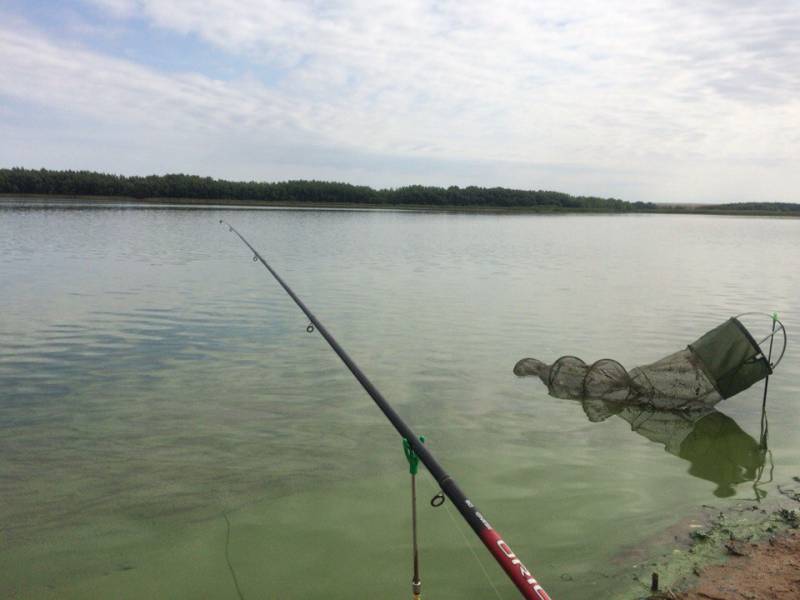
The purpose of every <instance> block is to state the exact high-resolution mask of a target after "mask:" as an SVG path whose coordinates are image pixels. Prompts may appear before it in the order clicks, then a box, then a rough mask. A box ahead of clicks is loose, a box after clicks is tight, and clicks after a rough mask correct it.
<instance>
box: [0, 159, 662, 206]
mask: <svg viewBox="0 0 800 600" xmlns="http://www.w3.org/2000/svg"><path fill="white" fill-rule="evenodd" d="M0 194H43V195H62V196H112V197H124V198H136V199H142V200H144V199H160V198H164V199H180V200H187V201H188V200H194V201H203V202H207V201H212V200H221V201H229V202H230V201H235V202H240V203H249V202H252V203H254V204H256V203H259V202H265V203H276V204H280V203H287V204H310V205H313V204H331V203H333V204H355V205H359V204H363V205H376V206H380V205H386V206H431V207H450V206H453V207H460V206H467V207H485V208H527V209H540V210H570V211H580V210H585V211H603V212H632V211H641V210H655V209H656V205H655V204H653V203H651V202H626V201H624V200H620V199H617V198H598V197H594V196H572V195H570V194H565V193H562V192H554V191H544V190H537V191H533V190H514V189H508V188H501V187H494V188H482V187H476V186H469V187H458V186H451V187H447V188H442V187H432V186H422V185H411V186H405V187H399V188H393V189H381V190H376V189H373V188H371V187H367V186H360V185H351V184H349V183H338V182H332V181H305V180H300V181H282V182H257V181H226V180H223V179H213V178H211V177H199V176H197V175H184V174H171V175H148V176H145V177H140V176H132V177H126V176H123V175H112V174H108V173H96V172H92V171H53V170H48V169H38V170H37V169H23V168H18V167H16V168H12V169H0Z"/></svg>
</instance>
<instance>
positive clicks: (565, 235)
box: [0, 207, 800, 600]
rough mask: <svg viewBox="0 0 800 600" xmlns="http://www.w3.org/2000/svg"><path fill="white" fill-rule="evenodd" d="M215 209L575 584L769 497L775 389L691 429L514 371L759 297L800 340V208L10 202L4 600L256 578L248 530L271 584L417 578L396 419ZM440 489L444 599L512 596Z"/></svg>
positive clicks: (1, 311)
mask: <svg viewBox="0 0 800 600" xmlns="http://www.w3.org/2000/svg"><path fill="white" fill-rule="evenodd" d="M220 218H225V219H227V220H229V221H230V222H231V223H233V224H235V225H236V226H237V227H239V229H240V230H241V231H242V233H243V234H245V235H246V236H248V237H249V239H250V241H251V242H252V243H253V244H255V245H256V246H257V247H258V248H259V249H260V250H261V251H262V252H263V254H264V255H265V256H267V257H269V258H270V259H272V261H273V264H274V266H275V267H276V268H277V269H278V270H279V271H280V272H281V273H282V274H283V275H284V277H285V278H286V279H287V280H288V281H289V282H290V284H291V285H293V287H294V288H295V290H296V291H297V292H298V293H299V294H300V295H301V297H303V298H304V299H305V300H306V302H307V303H308V304H309V305H310V306H311V308H312V310H314V311H315V312H316V313H317V316H318V317H319V318H321V319H322V321H323V322H324V323H326V324H327V325H328V327H329V329H330V330H331V332H332V333H333V334H334V335H336V336H337V338H338V339H339V341H340V342H341V343H342V345H343V346H344V347H345V348H346V349H347V350H348V351H349V352H350V354H351V355H352V356H353V358H354V359H355V360H356V361H357V362H358V363H359V364H360V365H361V367H362V368H363V369H364V370H365V371H366V372H367V374H368V375H369V376H370V377H371V378H372V379H373V381H374V382H375V383H376V385H377V386H378V387H379V388H380V389H381V390H382V391H383V392H384V394H385V395H386V396H387V398H389V399H390V401H392V402H393V404H394V405H395V407H396V408H397V410H398V411H399V412H400V413H401V415H402V416H403V417H404V418H405V419H406V420H407V421H408V422H409V424H411V426H412V427H414V428H415V429H416V430H417V431H418V432H419V433H424V434H425V435H426V436H427V437H428V440H429V445H430V447H431V448H432V450H433V451H434V454H435V455H436V456H437V457H438V458H439V460H440V461H441V462H442V463H443V465H444V466H445V467H446V468H447V469H448V470H449V471H450V472H451V473H452V474H453V475H454V476H455V478H456V479H457V480H458V481H459V483H460V484H461V486H462V487H463V488H464V490H465V491H466V492H467V493H468V495H469V496H470V497H471V498H472V499H473V500H474V501H475V502H476V504H478V506H479V507H480V508H481V509H482V510H483V512H484V513H485V514H486V516H487V518H488V519H489V520H490V521H491V522H492V524H493V525H494V526H495V527H496V528H497V529H498V530H499V531H501V532H503V534H504V536H505V537H506V539H507V540H508V541H509V542H510V543H511V544H512V546H513V547H514V549H515V550H516V551H517V552H518V553H519V554H520V555H521V556H522V557H523V558H524V559H525V561H526V563H527V564H528V565H529V566H530V567H531V568H532V570H533V571H534V573H535V574H536V575H537V576H538V578H539V579H540V581H542V583H543V584H544V585H545V587H546V589H548V591H550V592H551V595H552V596H553V598H554V599H555V600H557V599H562V598H575V599H579V600H580V599H589V598H605V597H612V596H613V595H614V592H615V590H618V589H621V588H622V587H623V584H624V583H626V582H625V581H623V579H624V578H625V577H626V575H625V574H626V573H627V571H626V569H628V568H629V566H630V564H629V563H630V561H631V559H630V555H631V553H630V549H631V548H634V547H636V546H638V545H640V544H643V543H646V542H647V540H648V539H650V538H651V537H652V536H653V535H655V534H657V533H658V532H659V531H662V530H663V529H664V528H666V527H668V526H670V525H672V524H674V523H675V522H677V521H679V520H680V519H681V518H682V517H683V516H684V515H686V514H688V513H690V512H691V511H693V510H694V509H695V507H697V506H698V505H700V504H703V503H714V504H715V505H719V506H720V507H724V506H726V505H728V504H730V503H735V502H738V501H741V500H742V499H745V498H748V497H750V498H752V497H754V494H755V492H754V490H753V481H752V479H753V478H755V477H756V476H757V474H756V472H757V470H758V469H756V468H754V465H753V464H752V453H751V451H750V450H751V448H752V444H753V439H754V438H757V437H758V432H759V418H760V401H761V398H760V395H761V387H760V386H759V387H757V388H753V389H750V390H748V391H746V392H744V393H742V394H741V395H739V396H737V397H736V398H734V399H731V400H729V401H725V402H723V403H722V404H720V405H719V408H720V409H721V410H722V411H723V413H724V415H721V416H719V417H715V419H716V420H715V421H714V423H712V424H711V426H709V425H708V423H709V422H706V425H705V426H704V427H703V428H702V429H699V430H697V431H695V432H693V433H691V435H692V436H693V437H692V438H691V439H692V443H691V444H688V445H686V447H685V448H684V447H683V446H681V449H679V450H675V448H671V447H670V443H669V441H668V440H667V441H664V440H659V438H658V436H657V435H652V432H650V433H651V435H649V436H648V435H647V434H646V432H645V433H643V434H642V435H639V434H637V433H635V432H632V431H631V428H632V423H630V422H628V421H626V420H624V419H623V418H620V417H612V418H611V419H608V420H607V421H604V422H602V423H590V422H589V421H588V419H587V418H586V416H585V415H584V412H583V410H582V408H581V406H580V405H579V404H577V403H574V402H571V401H567V400H558V399H555V398H551V397H549V396H548V395H547V394H546V390H545V388H544V386H542V385H540V384H538V383H536V382H534V381H531V380H520V379H517V378H515V377H514V375H513V374H512V373H511V368H512V366H513V365H514V363H515V362H516V361H517V360H518V359H519V358H522V357H524V356H535V357H539V358H542V359H544V360H547V361H551V360H553V359H555V358H557V357H558V356H560V355H562V354H578V355H580V356H582V357H583V358H585V359H587V360H591V359H597V358H601V357H606V356H610V357H614V358H616V359H618V360H620V361H621V362H622V363H623V364H625V365H627V366H629V367H630V366H634V365H636V364H639V363H645V362H650V361H652V360H655V359H657V358H659V357H661V356H663V355H665V354H667V353H669V352H672V351H674V350H677V349H679V348H681V347H682V346H684V345H685V344H686V343H688V342H690V341H693V340H694V339H695V338H696V337H698V336H699V335H700V334H702V333H704V332H705V331H706V330H708V329H710V328H711V327H713V326H715V325H716V324H718V323H719V322H721V321H722V320H723V319H725V318H727V317H728V316H730V315H732V314H737V313H740V312H743V311H747V310H761V311H772V310H777V311H778V312H779V313H780V314H781V317H782V319H783V321H784V323H785V324H786V326H787V328H788V329H789V333H790V336H791V334H792V333H793V332H797V331H800V278H798V277H797V271H796V270H797V265H798V264H800V221H798V220H777V219H746V218H730V217H679V216H510V215H459V214H429V213H427V214H426V213H410V212H356V211H292V210H260V211H235V210H219V211H217V210H179V209H163V208H162V209H152V208H151V209H132V208H127V209H122V208H118V207H117V208H113V207H112V208H104V209H103V208H94V209H77V208H73V209H64V208H36V209H18V208H9V207H6V208H3V209H0V500H1V501H0V536H1V537H0V596H2V597H8V598H34V599H35V598H81V599H85V598H137V599H138V598H187V599H188V598H237V592H236V589H235V586H234V582H233V580H232V577H231V573H230V571H229V569H228V565H227V562H226V554H225V548H226V538H228V558H229V560H230V562H231V564H232V565H233V567H234V569H235V573H236V576H237V578H238V582H239V584H240V587H241V591H242V594H243V596H244V597H245V598H246V599H247V600H252V599H255V598H270V599H281V600H283V599H291V598H319V597H325V598H329V599H337V598H342V599H344V598H348V599H350V598H407V597H409V596H410V585H409V581H410V577H411V572H410V549H409V542H410V529H409V523H410V514H409V512H410V511H409V506H408V504H409V499H408V495H409V486H408V472H407V467H406V463H405V459H404V457H403V454H402V448H401V445H400V442H399V440H398V439H397V436H396V434H395V433H394V431H393V430H392V429H391V428H390V426H389V425H388V423H387V422H386V421H385V419H384V417H383V416H382V415H381V414H380V413H379V412H378V410H377V409H376V408H375V407H374V406H373V405H372V404H371V401H370V400H369V399H368V397H367V396H366V394H364V393H363V392H362V391H361V389H360V388H359V387H358V385H357V383H356V382H355V381H354V380H353V379H352V377H351V376H350V374H349V373H348V372H347V371H346V370H345V369H344V368H343V367H342V366H341V365H340V363H339V362H338V359H337V358H336V356H335V355H334V354H333V353H332V352H331V351H330V350H329V349H328V348H327V346H326V345H325V344H324V341H323V340H322V339H321V338H320V337H319V336H318V335H317V334H311V335H309V334H307V333H306V332H305V327H306V324H307V323H306V321H305V320H304V318H303V316H302V314H301V313H300V311H299V310H298V309H297V308H296V307H295V306H294V305H293V304H292V303H291V300H290V299H289V298H288V297H287V296H286V295H285V294H284V293H283V291H282V290H280V288H279V287H278V285H277V284H276V283H275V282H274V281H272V280H271V279H270V278H269V277H268V274H267V273H266V271H265V270H264V269H263V268H262V267H261V266H260V265H258V264H256V263H253V262H252V261H251V260H250V258H251V257H250V255H249V254H248V252H247V251H246V249H245V248H244V247H243V246H242V245H241V244H240V242H239V241H238V240H237V239H236V238H234V237H233V236H232V234H230V233H228V231H227V229H225V228H223V227H221V226H220V225H219V224H218V223H217V222H218V220H219V219H220ZM798 379H800V364H798V361H797V360H796V353H795V352H793V348H792V347H791V346H790V348H789V351H788V353H787V356H786V358H785V359H784V362H783V364H782V365H781V366H780V367H779V370H778V372H777V373H776V375H775V377H773V378H772V380H771V381H770V413H769V414H770V443H771V448H772V457H773V462H774V480H775V482H778V483H780V482H785V481H788V480H790V479H791V477H792V476H793V475H798V474H800V438H798V436H797V434H796V431H797V429H798V425H800V416H798V414H799V413H798V409H797V406H798V404H797V400H798V396H799V394H798V392H800V384H798ZM726 417H727V418H726ZM690 429H691V428H690ZM755 466H757V465H755ZM766 478H767V477H766V474H765V475H764V479H766ZM420 485H421V490H422V492H423V501H424V504H423V506H422V508H421V515H420V518H421V534H420V535H421V544H422V576H423V588H424V590H425V596H426V597H427V598H431V599H434V598H435V599H439V600H441V599H461V600H465V599H472V598H474V599H478V598H481V599H485V598H492V597H497V596H499V597H502V598H515V597H517V596H516V592H515V590H514V589H513V588H512V587H511V586H510V585H509V584H508V583H506V581H505V577H504V575H503V574H502V573H501V572H500V570H499V569H498V568H497V567H496V566H495V565H494V564H493V562H492V561H491V559H490V557H489V556H488V554H486V552H485V551H484V550H483V548H482V547H481V546H480V544H479V542H478V541H477V539H476V538H474V536H473V535H472V533H471V531H469V530H468V528H467V527H466V526H464V525H463V524H462V523H461V520H460V518H459V517H458V516H457V515H456V514H455V513H454V512H453V509H452V507H449V511H450V512H448V509H445V508H438V509H434V508H431V507H429V506H428V505H427V499H428V497H430V496H432V495H433V494H434V493H435V492H436V491H437V490H436V489H435V487H434V486H433V485H432V484H431V482H430V478H429V477H428V476H427V475H426V474H425V475H424V477H423V480H422V481H421V483H420ZM773 486H774V484H770V483H765V484H763V486H762V489H763V490H765V491H766V492H767V494H768V495H772V496H774V495H775V494H776V491H775V489H774V487H773ZM732 490H733V491H735V495H733V496H729V497H728V498H721V497H720V495H724V494H723V492H724V493H728V494H729V493H730V492H731V491H732ZM715 492H716V493H717V495H715ZM446 506H447V505H446ZM223 515H227V517H228V519H229V522H230V532H229V537H228V529H227V527H226V522H225V518H224V516H223ZM476 557H477V558H476ZM476 562H478V563H480V564H476ZM621 574H623V575H621Z"/></svg>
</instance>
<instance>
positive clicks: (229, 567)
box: [222, 510, 244, 600]
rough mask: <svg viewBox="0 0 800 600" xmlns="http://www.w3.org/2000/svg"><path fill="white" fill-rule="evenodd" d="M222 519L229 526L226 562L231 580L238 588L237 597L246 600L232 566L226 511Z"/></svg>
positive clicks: (226, 536)
mask: <svg viewBox="0 0 800 600" xmlns="http://www.w3.org/2000/svg"><path fill="white" fill-rule="evenodd" d="M222 517H223V518H224V519H225V525H227V529H226V531H225V562H227V563H228V571H230V572H231V579H233V585H234V587H235V588H236V595H237V596H239V600H244V594H242V589H241V588H240V587H239V580H238V579H236V571H235V570H234V569H233V564H231V555H230V552H229V548H230V545H231V522H230V521H229V520H228V513H226V512H225V511H224V510H223V511H222Z"/></svg>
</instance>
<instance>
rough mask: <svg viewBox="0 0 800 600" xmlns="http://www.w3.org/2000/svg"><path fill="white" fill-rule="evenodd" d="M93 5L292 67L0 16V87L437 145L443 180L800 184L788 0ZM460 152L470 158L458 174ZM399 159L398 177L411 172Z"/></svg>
mask: <svg viewBox="0 0 800 600" xmlns="http://www.w3.org/2000/svg"><path fill="white" fill-rule="evenodd" d="M93 1H94V3H95V4H98V5H101V6H103V7H105V8H108V9H109V11H110V12H109V14H111V15H114V16H115V17H116V18H118V19H123V18H127V17H130V16H136V17H138V18H139V19H144V20H146V21H148V22H149V23H150V24H151V25H152V26H154V27H157V28H160V29H162V30H164V31H169V32H173V33H174V34H175V35H188V34H191V35H193V36H196V37H198V38H200V39H202V40H205V42H206V43H208V44H211V45H213V46H214V47H216V48H218V49H219V50H218V51H219V52H224V53H227V54H229V55H232V56H235V57H238V58H239V60H241V61H243V62H245V63H247V64H250V65H251V66H252V70H253V72H258V71H259V69H262V68H267V69H270V70H272V71H277V72H279V73H280V76H279V77H278V78H277V83H273V84H270V85H267V84H264V83H258V82H255V81H253V80H238V81H232V82H224V81H219V80H214V79H212V78H209V77H207V76H203V75H202V74H199V73H195V74H188V73H187V74H182V75H166V74H161V73H158V72H155V71H153V70H151V69H147V68H144V67H142V66H139V65H135V64H132V63H130V62H126V61H122V60H119V59H115V58H110V57H104V56H100V55H98V54H96V53H92V52H89V51H87V50H85V49H81V48H75V47H70V46H65V45H63V44H58V43H54V42H53V41H51V40H46V39H43V38H42V37H40V36H36V35H33V36H31V35H28V34H27V33H26V34H24V35H21V34H17V33H15V32H10V31H0V56H2V57H3V59H4V60H3V61H2V64H0V86H2V88H0V89H4V90H9V91H7V92H6V93H11V94H13V95H15V96H16V97H19V98H25V99H28V100H33V101H36V102H38V103H41V104H43V105H50V106H59V107H63V108H67V109H69V110H74V111H79V112H83V113H86V114H90V115H93V116H94V117H95V118H97V115H98V113H99V114H102V115H105V116H111V117H112V118H114V119H118V120H120V121H122V122H137V123H141V124H142V126H144V127H149V128H160V129H170V130H172V131H174V132H175V133H174V135H180V134H181V132H183V133H184V134H185V135H189V133H191V135H192V137H193V139H195V138H196V139H199V140H201V139H203V138H202V135H207V136H219V135H223V136H225V137H228V138H229V137H231V134H232V133H233V134H236V133H240V134H241V135H242V136H244V137H245V138H248V139H249V138H251V137H252V138H254V139H257V138H258V137H259V136H260V137H261V138H262V139H263V138H264V137H270V138H273V139H275V140H277V141H276V142H275V143H276V144H278V143H279V142H280V141H281V140H283V141H286V140H291V142H292V143H293V144H297V145H298V147H300V146H302V144H311V145H313V146H315V147H325V148H330V149H339V151H341V152H343V153H345V154H348V153H349V154H348V155H350V156H352V157H353V160H360V161H364V160H365V158H364V157H366V156H368V155H374V156H379V157H391V156H396V157H398V160H400V159H403V160H405V159H408V158H409V157H414V158H415V159H419V160H428V161H431V164H432V165H439V166H438V167H434V169H436V168H439V169H443V170H442V172H441V176H440V177H439V180H437V181H435V182H438V183H443V184H446V183H462V182H463V181H464V180H468V179H470V178H471V174H470V173H468V172H467V171H466V169H471V168H474V165H476V164H479V163H484V164H487V165H489V164H491V165H494V166H493V167H491V168H488V167H487V169H484V170H482V171H481V170H480V169H479V171H481V172H484V173H493V174H494V177H495V178H496V179H495V180H493V181H485V183H486V184H487V185H494V184H504V185H523V186H528V187H556V186H558V187H562V188H564V189H566V190H567V191H574V192H581V193H598V194H608V195H612V194H616V195H624V196H626V197H629V198H630V199H651V198H655V199H657V200H668V199H673V200H708V199H711V200H713V199H715V198H716V197H717V195H722V196H725V197H724V198H722V197H721V198H720V199H729V198H731V197H732V194H733V195H735V194H739V196H737V199H746V198H745V195H746V194H750V195H751V196H755V195H756V194H761V193H763V188H762V187H758V188H757V187H754V186H750V187H748V186H747V185H745V186H744V188H742V187H737V188H736V189H730V186H729V185H727V184H726V183H724V182H720V181H718V178H720V177H722V178H725V174H726V173H727V174H728V175H729V178H728V181H730V180H738V179H739V177H740V175H741V174H742V173H750V172H751V171H752V170H753V169H755V171H753V176H755V174H756V172H757V174H758V176H759V177H762V176H765V175H766V176H768V177H772V178H773V179H775V180H776V181H779V182H784V181H785V182H787V184H786V185H784V186H783V187H781V185H782V184H777V188H776V189H771V190H770V192H771V193H773V194H774V196H775V198H774V199H788V198H789V197H790V196H791V194H793V193H794V189H796V184H797V177H796V176H793V175H792V173H793V172H792V171H790V169H791V162H792V161H793V160H794V158H795V157H796V156H797V155H798V153H800V139H798V135H799V134H798V133H797V131H798V127H797V125H798V124H800V100H798V98H800V96H799V95H798V92H800V69H798V68H797V66H798V64H800V62H799V61H798V58H799V57H800V46H798V44H800V42H799V41H798V40H800V11H799V10H798V9H797V8H796V7H795V5H794V3H790V2H782V1H778V0H775V1H769V2H762V3H759V4H750V3H744V2H742V3H733V4H732V3H730V2H725V3H716V2H707V3H703V6H702V8H696V4H695V3H688V2H686V3H684V2H674V3H664V2H656V1H653V0H645V1H642V2H638V3H629V2H622V1H621V0H608V1H606V2H585V3H580V4H575V5H570V4H565V3H563V2H560V1H559V2H556V1H549V0H546V1H542V2H536V3H531V2H524V1H520V2H517V1H513V0H509V1H504V2H495V3H486V2H475V1H468V0H463V1H460V2H455V1H449V2H429V1H422V0H408V1H406V2H389V1H370V2H367V1H366V0H342V1H338V2H337V1H333V2H325V3H320V2H296V1H293V2H283V1H279V0H266V1H265V0H238V1H236V2H231V1H225V0H205V1H204V2H196V1H192V0H173V1H171V2H166V1H164V0H93ZM15 36H16V37H15ZM204 132H205V133H204ZM208 139H211V138H210V137H209V138H208ZM243 143H244V142H243ZM248 144H249V142H248ZM248 144H245V145H248ZM262 151H263V148H262ZM267 154H268V153H267ZM359 156H360V157H361V158H358V157H359ZM448 161H449V163H448V164H450V166H449V167H447V168H445V167H443V166H442V165H444V164H445V163H446V162H448ZM459 161H460V162H461V163H462V164H463V165H472V166H471V167H470V166H463V167H462V172H461V174H460V175H458V173H459V167H458V166H457V163H459ZM300 162H302V161H300ZM547 165H551V166H552V168H551V169H549V170H548V168H547ZM564 165H568V166H569V168H568V169H567V171H568V172H569V173H570V175H569V177H570V178H571V179H569V178H567V177H566V176H564V174H563V173H564V172H565V171H564V168H563V166H564ZM526 166H527V168H528V170H529V172H530V173H531V175H530V176H529V177H528V179H526V178H525V175H524V172H525V170H526ZM315 168H319V164H311V165H309V167H308V170H307V173H306V174H305V176H307V177H313V176H314V174H315V171H314V169H315ZM703 168H706V170H707V171H708V172H709V173H710V174H712V173H713V175H709V176H708V177H704V176H703V175H702V171H703ZM360 169H361V172H363V166H362V167H361V168H360ZM390 171H391V168H388V167H387V171H386V173H387V174H386V175H385V176H386V177H387V180H385V181H384V183H386V184H397V183H401V182H413V181H414V180H415V177H414V175H413V174H409V173H406V172H403V173H402V175H399V174H395V175H394V176H391V175H390V174H389V172H390ZM402 171H403V170H402V169H401V168H399V167H398V169H397V173H400V172H402ZM341 172H342V173H343V177H346V176H347V175H348V174H352V173H353V172H359V169H355V170H354V169H351V170H349V171H348V170H346V169H344V168H343V169H342V171H341ZM603 174H605V175H603ZM257 175H258V174H257V173H256V174H254V175H253V176H257ZM733 175H736V176H735V177H733ZM429 176H430V174H429V173H423V172H420V173H419V174H418V175H417V177H416V179H419V180H423V179H425V178H426V177H429ZM459 177H460V178H461V179H460V180H459ZM712 177H713V178H714V179H712ZM434 179H435V177H434ZM681 179H683V180H684V182H683V183H679V184H676V181H679V180H681ZM570 182H571V183H572V184H571V185H569V184H570ZM604 182H605V183H604ZM370 183H380V182H375V181H370ZM565 183H566V185H564V184H565ZM788 183H791V184H792V187H791V188H790V186H789V185H788ZM590 186H594V187H590ZM739 197H741V198H739Z"/></svg>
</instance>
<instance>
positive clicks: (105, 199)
mask: <svg viewBox="0 0 800 600" xmlns="http://www.w3.org/2000/svg"><path fill="white" fill-rule="evenodd" d="M20 200H22V201H30V202H31V205H35V204H44V203H48V202H52V203H64V204H67V203H75V202H80V203H83V204H86V205H87V206H91V205H100V204H110V203H113V204H120V205H124V204H130V205H150V206H176V207H209V208H211V207H222V208H240V209H248V208H291V209H296V208H307V209H348V210H358V209H363V210H388V211H415V212H417V211H424V212H443V213H488V214H491V213H497V214H545V215H556V214H563V215H568V214H573V215H582V214H593V215H639V214H646V215H663V214H668V215H724V216H740V217H790V218H798V217H800V213H793V212H786V211H765V210H731V209H714V208H708V206H692V207H674V206H667V207H663V208H656V209H639V210H607V209H600V208H591V209H590V208H566V207H561V206H536V207H506V206H476V205H466V206H465V205H452V206H447V205H444V206H443V205H436V206H432V205H429V204H386V203H365V202H305V201H304V202H285V201H267V200H233V199H229V198H162V197H156V198H133V197H130V196H77V195H60V194H8V193H0V206H2V205H4V204H10V203H12V202H14V201H20ZM16 203H17V204H18V203H19V202H16Z"/></svg>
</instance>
